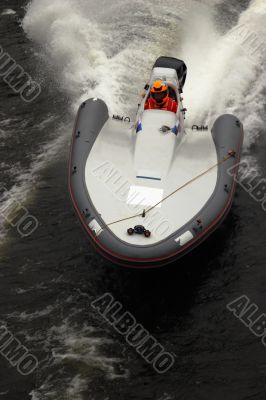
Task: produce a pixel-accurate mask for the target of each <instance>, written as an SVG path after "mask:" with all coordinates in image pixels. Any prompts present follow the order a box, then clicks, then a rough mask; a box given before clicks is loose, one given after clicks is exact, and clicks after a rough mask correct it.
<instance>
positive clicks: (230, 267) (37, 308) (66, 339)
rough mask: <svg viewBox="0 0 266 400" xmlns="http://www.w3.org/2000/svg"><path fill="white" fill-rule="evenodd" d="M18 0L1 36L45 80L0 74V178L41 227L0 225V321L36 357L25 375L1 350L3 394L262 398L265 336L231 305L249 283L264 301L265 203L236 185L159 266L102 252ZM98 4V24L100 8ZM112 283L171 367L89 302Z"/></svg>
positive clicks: (48, 70)
mask: <svg viewBox="0 0 266 400" xmlns="http://www.w3.org/2000/svg"><path fill="white" fill-rule="evenodd" d="M235 3H236V4H235V5H234V4H231V5H230V6H229V5H227V3H223V4H220V5H218V6H216V8H214V6H212V7H213V10H214V11H215V12H216V17H215V18H216V19H218V21H219V23H220V26H219V27H218V29H219V30H221V31H226V30H227V29H230V27H232V26H233V25H234V24H236V22H237V20H238V18H239V15H240V13H241V12H243V11H244V10H245V9H246V7H248V5H249V3H248V2H246V1H245V2H243V3H241V5H240V3H239V2H235ZM25 5H26V3H24V2H23V1H15V0H14V1H11V0H9V1H3V0H2V2H1V5H0V14H1V13H2V11H3V10H5V9H13V10H15V11H16V14H10V15H5V16H1V17H0V35H1V43H0V44H1V46H2V47H3V48H4V49H5V51H8V52H9V53H10V55H12V57H14V58H15V59H16V61H17V63H20V64H21V65H22V66H23V67H24V68H25V70H27V72H29V73H31V74H32V76H33V77H34V78H35V79H38V81H39V82H41V84H42V87H43V90H42V94H41V96H40V97H39V98H38V99H37V100H36V101H35V102H34V103H32V104H30V105H29V104H25V103H23V101H21V99H20V97H19V96H14V94H13V92H12V90H11V89H10V88H8V86H7V85H6V84H5V83H4V82H2V81H0V89H1V92H0V97H1V106H0V107H1V108H0V118H1V120H0V129H1V131H0V132H1V135H2V136H1V147H0V152H1V183H2V185H4V186H5V187H6V188H7V189H8V190H10V193H11V194H12V196H15V197H16V198H17V199H18V200H20V201H21V202H22V204H23V205H24V206H25V207H27V209H28V210H29V211H30V213H31V214H32V215H34V216H35V217H36V218H37V219H38V221H39V227H38V229H37V230H36V231H35V232H34V233H33V234H32V235H31V236H29V237H25V238H22V237H21V236H20V235H19V234H18V232H17V229H16V228H11V227H9V226H8V225H6V224H5V226H4V227H3V232H4V233H5V237H3V239H2V247H1V250H0V251H1V269H0V277H1V280H0V288H1V290H0V321H1V323H2V324H3V325H5V326H7V327H8V329H9V330H10V331H11V332H12V334H13V335H14V336H15V337H16V338H18V339H19V340H20V341H21V342H22V343H23V344H24V345H25V346H26V347H27V348H28V349H29V351H30V352H31V353H32V354H34V355H35V356H36V357H37V358H38V360H39V366H38V368H37V369H36V370H35V371H34V372H33V373H32V374H30V375H28V376H22V375H21V374H19V373H18V371H17V370H16V368H14V367H12V366H11V365H10V364H9V362H8V361H7V360H6V359H5V358H4V357H2V356H1V357H0V376H1V378H0V379H1V380H0V382H1V385H0V399H4V400H22V399H23V400H24V399H25V400H26V399H35V400H36V399H47V400H48V399H52V400H61V399H68V400H70V399H71V400H80V399H81V400H83V399H86V400H92V399H95V400H104V399H107V398H109V399H110V400H113V399H123V400H124V399H132V400H133V399H134V400H135V399H158V400H159V399H165V400H166V399H167V398H168V399H176V400H192V399H193V400H194V399H197V400H209V399H216V400H224V399H228V400H253V399H254V400H264V399H265V396H266V383H265V374H266V348H265V347H264V346H263V345H262V344H261V341H260V339H259V338H257V337H255V336H254V335H252V333H251V332H250V331H249V329H248V328H246V327H245V326H244V325H243V324H242V323H241V322H240V321H238V320H237V319H236V318H235V317H234V316H233V315H232V314H231V313H230V312H229V311H228V310H227V308H226V305H227V304H228V302H230V301H232V300H233V299H235V298H237V297H239V296H240V295H242V294H245V295H246V296H248V297H249V298H250V299H251V301H252V302H254V303H256V304H257V305H258V306H259V308H260V311H261V313H263V312H265V313H266V300H265V299H266V297H265V294H266V289H265V288H266V271H265V237H266V235H265V234H266V228H265V223H264V221H265V212H264V211H263V210H262V208H261V205H260V204H259V203H257V202H255V201H254V200H253V199H252V198H251V197H250V196H249V195H248V194H247V193H246V192H245V191H244V190H243V189H242V188H240V187H238V190H237V194H236V197H235V201H234V204H233V207H232V211H231V213H230V215H229V217H228V218H227V220H226V221H225V222H224V224H223V225H222V226H221V227H220V228H219V229H218V230H217V231H216V233H214V234H213V235H212V237H211V238H210V239H209V240H208V241H206V242H205V243H204V244H203V245H202V246H201V247H200V248H198V249H197V250H196V251H194V252H193V254H190V255H188V256H187V257H186V258H184V259H182V260H181V261H178V262H176V263H175V264H172V265H170V266H168V267H167V268H164V269H160V270H156V271H142V272H140V271H130V270H124V269H123V268H118V267H116V266H113V265H111V264H110V263H109V262H108V261H105V260H103V259H102V258H101V257H100V256H99V255H98V254H97V253H96V252H95V249H94V248H93V246H92V245H91V244H89V243H88V242H87V240H86V238H85V236H84V234H83V232H82V230H81V228H80V226H79V224H78V222H77V220H76V217H75V216H74V213H73V210H72V207H71V204H70V200H69V196H68V192H67V163H68V151H69V142H70V138H71V129H72V124H73V98H74V99H75V98H76V97H75V96H76V94H73V93H72V92H71V91H68V90H66V91H64V88H63V87H62V85H61V83H60V82H59V80H58V71H56V73H55V71H54V70H53V66H52V65H51V59H50V60H49V62H48V61H47V60H46V62H45V60H44V59H43V58H42V57H40V54H41V51H40V49H39V47H38V46H36V43H34V41H30V40H29V39H28V38H27V36H26V35H25V32H24V31H23V29H22V27H21V21H22V19H23V17H24V15H25V12H26V11H25V8H24V6H25ZM57 5H58V2H55V5H54V6H55V7H56V6H57ZM219 16H220V17H219ZM101 18H102V19H103V21H104V22H103V23H105V24H106V23H107V22H106V20H105V18H104V12H103V10H102V12H101ZM169 18H170V17H169ZM223 21H224V22H223ZM40 29H42V27H41V26H40ZM123 29H124V28H123ZM124 32H125V31H124ZM105 43H107V42H105ZM39 44H40V43H38V45H39ZM116 51H117V49H115V50H114V52H116ZM161 51H163V48H162V49H161ZM261 79H262V78H261ZM257 83H258V82H257ZM90 84H91V83H90ZM263 84H264V82H263V81H261V82H260V85H261V87H262V86H263ZM81 94H82V93H80V95H81ZM260 95H262V94H260ZM77 98H78V97H77ZM235 108H236V109H237V108H241V102H240V103H239V104H235ZM253 111H254V109H253ZM264 111H265V109H264V110H261V109H260V110H259V112H258V115H257V119H258V118H259V116H261V114H262V115H264ZM249 112H250V113H252V109H250V110H249ZM256 121H257V120H256V119H255V122H249V121H247V122H248V124H249V125H248V126H249V127H250V124H251V126H252V127H253V131H252V132H251V131H249V132H248V135H249V137H250V135H253V140H252V141H250V140H249V142H248V144H247V145H245V148H244V157H246V158H247V159H250V160H252V162H253V163H254V165H255V168H256V170H257V171H258V173H259V175H260V176H261V177H263V176H265V175H266V163H265V157H264V155H265V151H266V142H265V131H264V129H262V128H261V125H260V124H258V123H256ZM252 124H253V125H252ZM106 292H110V293H112V295H113V296H114V298H115V299H117V300H119V301H120V302H121V303H122V304H123V307H124V309H125V310H127V311H130V312H131V313H132V314H133V315H134V317H135V318H136V320H137V321H138V322H139V323H141V324H143V326H144V327H145V328H146V329H147V330H148V331H149V332H150V333H151V334H152V335H153V336H154V337H155V338H156V339H157V340H158V341H159V342H160V343H161V344H162V345H163V346H164V347H165V349H166V351H169V352H172V353H175V355H176V361H175V364H174V366H173V367H172V368H171V369H170V370H169V371H168V372H167V373H165V374H163V375H159V374H157V373H156V372H155V371H154V370H153V369H152V366H151V365H148V364H147V363H146V362H145V361H144V360H143V359H142V358H141V357H140V356H139V355H138V354H137V353H136V351H135V350H134V349H133V348H131V347H129V346H128V345H127V343H126V342H125V339H124V338H123V337H121V336H119V335H118V334H117V333H116V332H115V331H114V329H113V328H112V327H111V326H109V325H108V324H107V323H106V322H105V321H104V320H103V319H102V318H101V316H99V315H97V313H96V312H95V311H94V310H93V309H92V308H91V306H90V303H91V301H92V300H93V299H95V298H96V297H99V296H101V295H103V294H104V293H106Z"/></svg>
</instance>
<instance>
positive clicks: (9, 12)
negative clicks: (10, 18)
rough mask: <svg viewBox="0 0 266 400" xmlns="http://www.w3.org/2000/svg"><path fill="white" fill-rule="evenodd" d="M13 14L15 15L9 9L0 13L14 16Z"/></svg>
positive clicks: (14, 12)
mask: <svg viewBox="0 0 266 400" xmlns="http://www.w3.org/2000/svg"><path fill="white" fill-rule="evenodd" d="M15 14H16V11H14V10H12V9H11V8H7V9H6V10H4V11H3V12H2V14H1V15H15Z"/></svg>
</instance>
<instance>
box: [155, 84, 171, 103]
mask: <svg viewBox="0 0 266 400" xmlns="http://www.w3.org/2000/svg"><path fill="white" fill-rule="evenodd" d="M167 96H168V86H167V83H165V82H163V81H162V80H160V79H159V80H157V81H155V82H153V85H152V88H151V97H152V98H153V99H154V100H155V101H156V103H158V104H163V103H164V102H165V99H166V97H167Z"/></svg>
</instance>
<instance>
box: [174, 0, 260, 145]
mask: <svg viewBox="0 0 266 400" xmlns="http://www.w3.org/2000/svg"><path fill="white" fill-rule="evenodd" d="M265 18H266V9H265V3H264V2H263V0H254V1H253V2H252V3H251V5H250V7H249V8H248V9H247V10H246V11H245V12H243V13H242V14H241V16H240V19H239V21H238V23H237V25H236V26H234V27H233V28H232V29H231V30H229V31H228V32H226V33H225V34H220V33H219V32H218V31H217V30H216V29H215V22H214V18H213V15H212V11H211V10H210V9H208V8H207V7H206V9H204V8H202V7H201V12H199V10H198V9H197V7H196V6H195V7H194V9H193V11H192V13H191V15H190V18H188V20H187V24H186V25H185V26H184V27H183V39H184V40H183V45H182V51H181V57H183V58H184V59H185V60H186V63H187V65H188V71H189V75H188V80H187V86H186V88H185V98H186V103H187V105H188V107H189V110H190V115H191V117H192V120H193V122H197V121H199V122H201V121H205V122H206V121H207V122H209V124H210V125H212V123H213V121H214V119H215V118H217V116H218V115H220V114H223V113H234V114H236V115H237V116H238V117H239V118H240V119H241V121H242V122H243V123H244V128H245V136H246V138H245V144H246V147H248V146H249V145H250V144H251V143H253V142H254V141H255V140H256V138H257V136H258V134H259V133H260V132H261V131H262V130H263V129H264V115H265V107H266V98H265V89H266V79H265V78H266V72H265V69H264V66H265V61H266V51H265V50H266V46H265V45H264V43H265V42H266V25H265V24H264V22H263V21H265ZM196 21H197V23H196ZM251 40H252V46H250V41H251ZM263 45H264V51H263ZM256 48H257V50H258V51H255V50H256Z"/></svg>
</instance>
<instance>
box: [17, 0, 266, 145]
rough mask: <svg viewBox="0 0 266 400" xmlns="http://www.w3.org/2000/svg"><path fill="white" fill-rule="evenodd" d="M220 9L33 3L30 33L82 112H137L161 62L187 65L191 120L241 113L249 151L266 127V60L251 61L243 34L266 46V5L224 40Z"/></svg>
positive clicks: (259, 1) (254, 5)
mask: <svg viewBox="0 0 266 400" xmlns="http://www.w3.org/2000/svg"><path fill="white" fill-rule="evenodd" d="M221 2H222V1H221V0H217V1H216V2H215V3H216V4H218V3H221ZM213 5H214V2H213V1H210V0H205V1H204V2H202V3H198V2H194V1H192V0H191V2H189V1H188V2H185V3H184V2H183V1H181V0H180V1H173V0H168V1H165V2H164V3H163V5H162V3H161V2H160V1H158V0H157V1H151V0H148V1H146V2H145V3H144V2H142V1H136V2H134V4H132V2H130V1H127V0H126V1H125V0H123V1H121V0H118V1H116V2H115V4H112V7H111V4H110V3H108V2H106V1H104V0H100V1H98V2H97V4H95V2H92V1H85V0H79V1H78V2H77V1H76V0H75V1H74V0H67V1H61V0H56V1H54V0H43V1H42V2H39V1H37V0H33V1H32V2H31V4H30V6H29V8H28V12H27V15H26V17H25V19H24V21H23V27H24V29H25V31H26V33H27V34H28V36H29V37H30V38H31V39H32V40H33V41H34V42H35V43H37V44H38V45H39V46H40V47H41V50H40V51H41V52H42V54H43V55H44V56H45V57H46V58H47V62H48V63H49V64H51V65H53V67H54V71H55V73H56V75H57V78H58V79H59V81H60V84H61V86H62V87H63V88H64V89H65V91H66V92H67V93H70V94H71V95H72V96H73V106H74V107H75V108H76V106H77V104H78V103H79V102H80V101H81V100H83V99H84V98H87V97H91V96H93V97H94V96H98V97H101V98H103V100H105V101H106V102H107V104H108V106H109V107H110V109H111V112H112V111H113V112H118V111H123V112H127V111H132V109H134V105H135V104H137V101H138V98H137V97H138V93H139V92H140V91H141V88H142V85H143V82H144V78H146V79H148V77H149V73H150V68H151V65H152V63H153V62H154V60H155V58H156V57H157V56H159V55H162V54H171V55H172V56H177V57H181V58H183V59H184V60H185V61H186V63H187V65H188V80H187V85H186V88H185V101H186V106H187V107H188V108H189V116H190V117H191V120H193V121H201V120H208V121H209V122H210V123H212V122H213V120H214V119H215V118H216V117H217V116H218V115H219V114H221V113H225V112H234V113H236V114H237V115H238V116H239V117H240V118H241V119H242V120H243V122H244V124H245V128H246V135H247V139H246V144H247V146H248V145H249V144H250V143H252V142H253V141H254V140H256V137H257V135H258V132H259V130H260V129H261V128H262V125H263V110H264V108H265V100H264V97H265V96H264V95H263V89H264V85H265V71H264V70H263V68H262V66H263V63H264V62H265V57H264V56H263V57H260V59H258V57H257V58H256V57H254V54H251V49H250V48H248V47H247V43H245V41H244V40H243V37H242V38H241V34H240V33H241V32H240V31H241V27H243V26H244V29H245V30H246V35H248V34H254V35H257V38H258V42H259V41H260V42H261V43H264V42H265V39H266V32H265V24H264V21H265V14H266V11H265V2H264V1H263V0H253V1H252V2H251V4H250V7H249V8H248V9H247V10H246V11H244V12H243V13H242V15H241V16H240V19H239V21H238V24H237V25H236V26H235V27H233V29H232V30H230V31H228V32H226V33H225V34H224V33H223V34H221V33H219V31H218V29H217V28H216V24H215V14H214V7H213ZM238 31H239V32H238ZM265 55H266V53H265ZM257 56H258V54H257ZM132 105H133V107H132Z"/></svg>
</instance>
